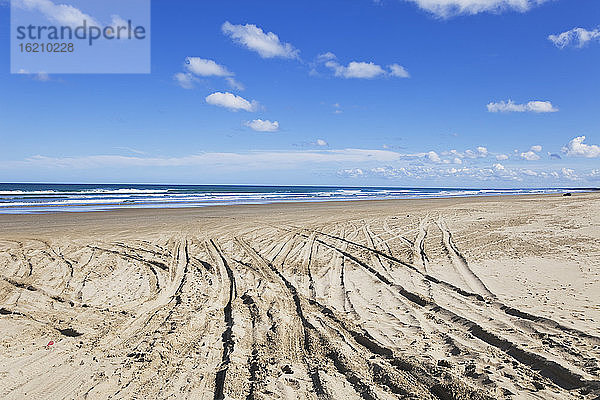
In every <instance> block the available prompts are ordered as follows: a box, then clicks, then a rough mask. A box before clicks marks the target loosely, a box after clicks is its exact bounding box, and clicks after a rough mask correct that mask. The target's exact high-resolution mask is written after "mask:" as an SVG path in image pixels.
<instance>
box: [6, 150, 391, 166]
mask: <svg viewBox="0 0 600 400" xmlns="http://www.w3.org/2000/svg"><path fill="white" fill-rule="evenodd" d="M399 158H400V155H399V154H398V153H395V152H393V151H386V150H366V149H337V150H333V149H332V150H310V151H250V152H244V153H231V152H229V153H228V152H221V153H217V152H212V153H200V154H194V155H188V156H182V157H139V156H118V155H90V156H82V157H46V156H41V155H38V156H33V157H29V158H27V159H25V160H22V161H0V168H26V167H33V168H71V169H87V168H106V167H129V166H138V167H182V166H206V167H211V166H213V167H214V166H220V167H222V166H227V167H232V168H233V167H235V168H238V169H244V170H246V169H272V168H274V166H275V165H276V166H277V168H280V167H282V168H283V167H285V168H295V167H298V166H299V165H302V166H306V165H307V164H314V163H362V162H381V163H389V162H395V161H398V160H399Z"/></svg>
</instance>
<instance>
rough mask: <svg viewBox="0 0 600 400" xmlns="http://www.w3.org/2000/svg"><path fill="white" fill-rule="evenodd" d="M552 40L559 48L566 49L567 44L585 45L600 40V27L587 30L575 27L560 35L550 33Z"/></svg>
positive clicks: (549, 37)
mask: <svg viewBox="0 0 600 400" xmlns="http://www.w3.org/2000/svg"><path fill="white" fill-rule="evenodd" d="M548 40H550V41H551V42H552V43H554V45H555V46H556V47H558V48H559V49H564V48H565V47H567V46H574V47H579V48H581V47H583V46H585V45H587V44H588V43H589V42H591V41H599V42H600V29H598V28H596V29H594V30H587V29H584V28H573V29H571V30H568V31H566V32H562V33H559V34H558V35H549V36H548Z"/></svg>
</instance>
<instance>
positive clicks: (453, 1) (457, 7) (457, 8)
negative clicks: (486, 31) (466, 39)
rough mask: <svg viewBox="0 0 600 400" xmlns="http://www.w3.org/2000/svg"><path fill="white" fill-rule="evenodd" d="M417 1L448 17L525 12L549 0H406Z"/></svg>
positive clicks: (432, 11)
mask: <svg viewBox="0 0 600 400" xmlns="http://www.w3.org/2000/svg"><path fill="white" fill-rule="evenodd" d="M406 1H410V2H412V3H415V4H416V5H417V6H419V7H420V8H421V9H423V10H426V11H428V12H430V13H432V14H434V15H435V16H437V17H441V18H448V17H452V16H455V15H460V14H468V15H472V14H479V13H482V12H502V11H505V10H515V11H519V12H525V11H528V10H529V9H531V8H532V7H534V6H536V5H539V4H542V3H544V2H546V1H548V0H406Z"/></svg>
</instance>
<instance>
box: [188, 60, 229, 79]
mask: <svg viewBox="0 0 600 400" xmlns="http://www.w3.org/2000/svg"><path fill="white" fill-rule="evenodd" d="M185 69H187V70H188V71H189V72H191V73H192V74H194V75H198V76H233V73H232V72H230V71H229V70H228V69H227V68H226V67H225V66H223V65H220V64H217V63H216V62H215V61H213V60H208V59H205V58H200V57H187V58H186V59H185Z"/></svg>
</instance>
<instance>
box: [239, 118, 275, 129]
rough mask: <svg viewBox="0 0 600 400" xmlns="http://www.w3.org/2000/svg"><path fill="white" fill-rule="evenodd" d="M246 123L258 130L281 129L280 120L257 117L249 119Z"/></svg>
mask: <svg viewBox="0 0 600 400" xmlns="http://www.w3.org/2000/svg"><path fill="white" fill-rule="evenodd" d="M244 125H246V126H247V127H249V128H250V129H252V130H254V131H257V132H277V131H278V130H279V122H277V121H273V122H271V121H269V120H268V119H265V120H262V119H255V120H252V121H247V122H246V123H244Z"/></svg>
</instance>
